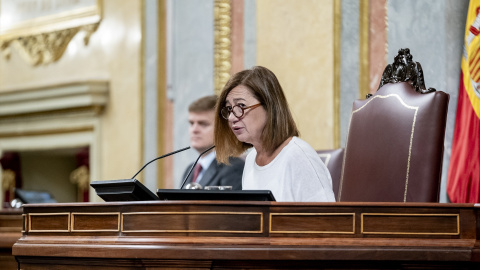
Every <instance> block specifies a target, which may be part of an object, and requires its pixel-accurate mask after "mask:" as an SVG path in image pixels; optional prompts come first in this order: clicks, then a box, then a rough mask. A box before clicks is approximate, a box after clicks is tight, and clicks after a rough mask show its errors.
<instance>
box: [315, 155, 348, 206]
mask: <svg viewBox="0 0 480 270" xmlns="http://www.w3.org/2000/svg"><path fill="white" fill-rule="evenodd" d="M343 151H344V149H343V148H338V149H329V150H317V153H318V156H319V157H320V159H321V160H322V161H323V163H325V166H327V169H328V171H329V172H330V176H331V177H332V188H333V193H334V194H335V200H336V201H338V188H339V187H340V179H341V176H342V164H343Z"/></svg>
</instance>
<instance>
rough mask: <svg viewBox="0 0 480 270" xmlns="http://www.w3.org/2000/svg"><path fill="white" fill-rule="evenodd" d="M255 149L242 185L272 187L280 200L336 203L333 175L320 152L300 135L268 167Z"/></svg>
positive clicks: (245, 171) (256, 187)
mask: <svg viewBox="0 0 480 270" xmlns="http://www.w3.org/2000/svg"><path fill="white" fill-rule="evenodd" d="M256 157H257V151H256V150H255V148H254V149H252V151H250V153H249V154H248V155H247V158H246V160H245V168H244V169H243V177H242V187H243V189H250V190H271V191H272V193H273V196H275V199H276V201H277V202H334V201H335V195H334V194H333V190H332V177H331V176H330V173H329V171H328V169H327V167H326V166H325V164H324V163H323V162H322V160H321V159H320V157H319V156H318V154H317V152H315V150H314V149H313V148H312V147H311V146H310V145H309V144H308V143H307V142H305V141H303V140H302V139H300V138H298V137H293V138H292V140H291V141H290V142H289V143H288V144H287V145H286V146H285V147H284V148H283V149H282V151H280V153H279V154H278V155H277V156H276V157H275V159H274V160H272V161H271V162H270V163H269V164H267V165H265V166H258V165H257V163H256V162H255V159H256Z"/></svg>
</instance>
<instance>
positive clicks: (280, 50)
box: [257, 0, 334, 149]
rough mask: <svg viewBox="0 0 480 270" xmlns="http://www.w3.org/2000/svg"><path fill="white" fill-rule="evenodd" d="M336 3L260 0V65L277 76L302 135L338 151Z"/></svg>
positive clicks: (313, 142) (258, 60)
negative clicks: (334, 40) (335, 139)
mask: <svg viewBox="0 0 480 270" xmlns="http://www.w3.org/2000/svg"><path fill="white" fill-rule="evenodd" d="M333 4H334V3H333V0H323V1H317V0H301V1H297V0H261V1H257V27H258V28H257V39H258V43H257V64H258V65H262V66H265V67H267V68H269V69H271V70H272V71H273V72H274V73H275V74H276V75H277V77H278V79H279V81H280V83H281V85H282V87H283V89H284V91H285V94H286V96H287V100H288V101H289V103H290V107H291V109H292V113H293V115H294V118H295V121H296V122H297V125H298V127H299V129H300V133H301V137H302V138H303V139H304V140H306V141H307V142H309V143H310V144H311V145H312V146H313V147H314V148H316V149H328V148H333V147H334V137H333V136H334V126H333V125H334V115H333V114H334V94H333V93H334V92H333V89H334V87H333V81H334V80H333V78H334V74H333V72H334V68H333V64H334V59H333V57H334V51H333V49H334V48H333V37H334V27H333V22H334V21H333V19H334V17H333V16H334V12H333V10H334V6H333Z"/></svg>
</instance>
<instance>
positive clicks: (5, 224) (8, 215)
mask: <svg viewBox="0 0 480 270" xmlns="http://www.w3.org/2000/svg"><path fill="white" fill-rule="evenodd" d="M22 220H23V218H22V210H19V209H4V210H0V269H17V268H18V265H17V262H16V261H15V257H13V255H12V246H13V244H15V242H16V241H17V240H18V238H20V237H21V236H22V226H23V225H22Z"/></svg>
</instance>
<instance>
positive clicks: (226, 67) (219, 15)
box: [214, 0, 232, 94]
mask: <svg viewBox="0 0 480 270" xmlns="http://www.w3.org/2000/svg"><path fill="white" fill-rule="evenodd" d="M214 9H215V10H214V18H215V22H214V27H215V28H214V31H215V45H214V77H215V78H214V86H215V93H217V94H218V93H220V91H221V90H222V88H223V86H224V85H225V83H227V81H228V79H229V78H230V70H231V68H232V58H231V55H232V52H231V43H232V39H231V32H232V30H231V20H232V17H231V4H230V0H215V7H214Z"/></svg>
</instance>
